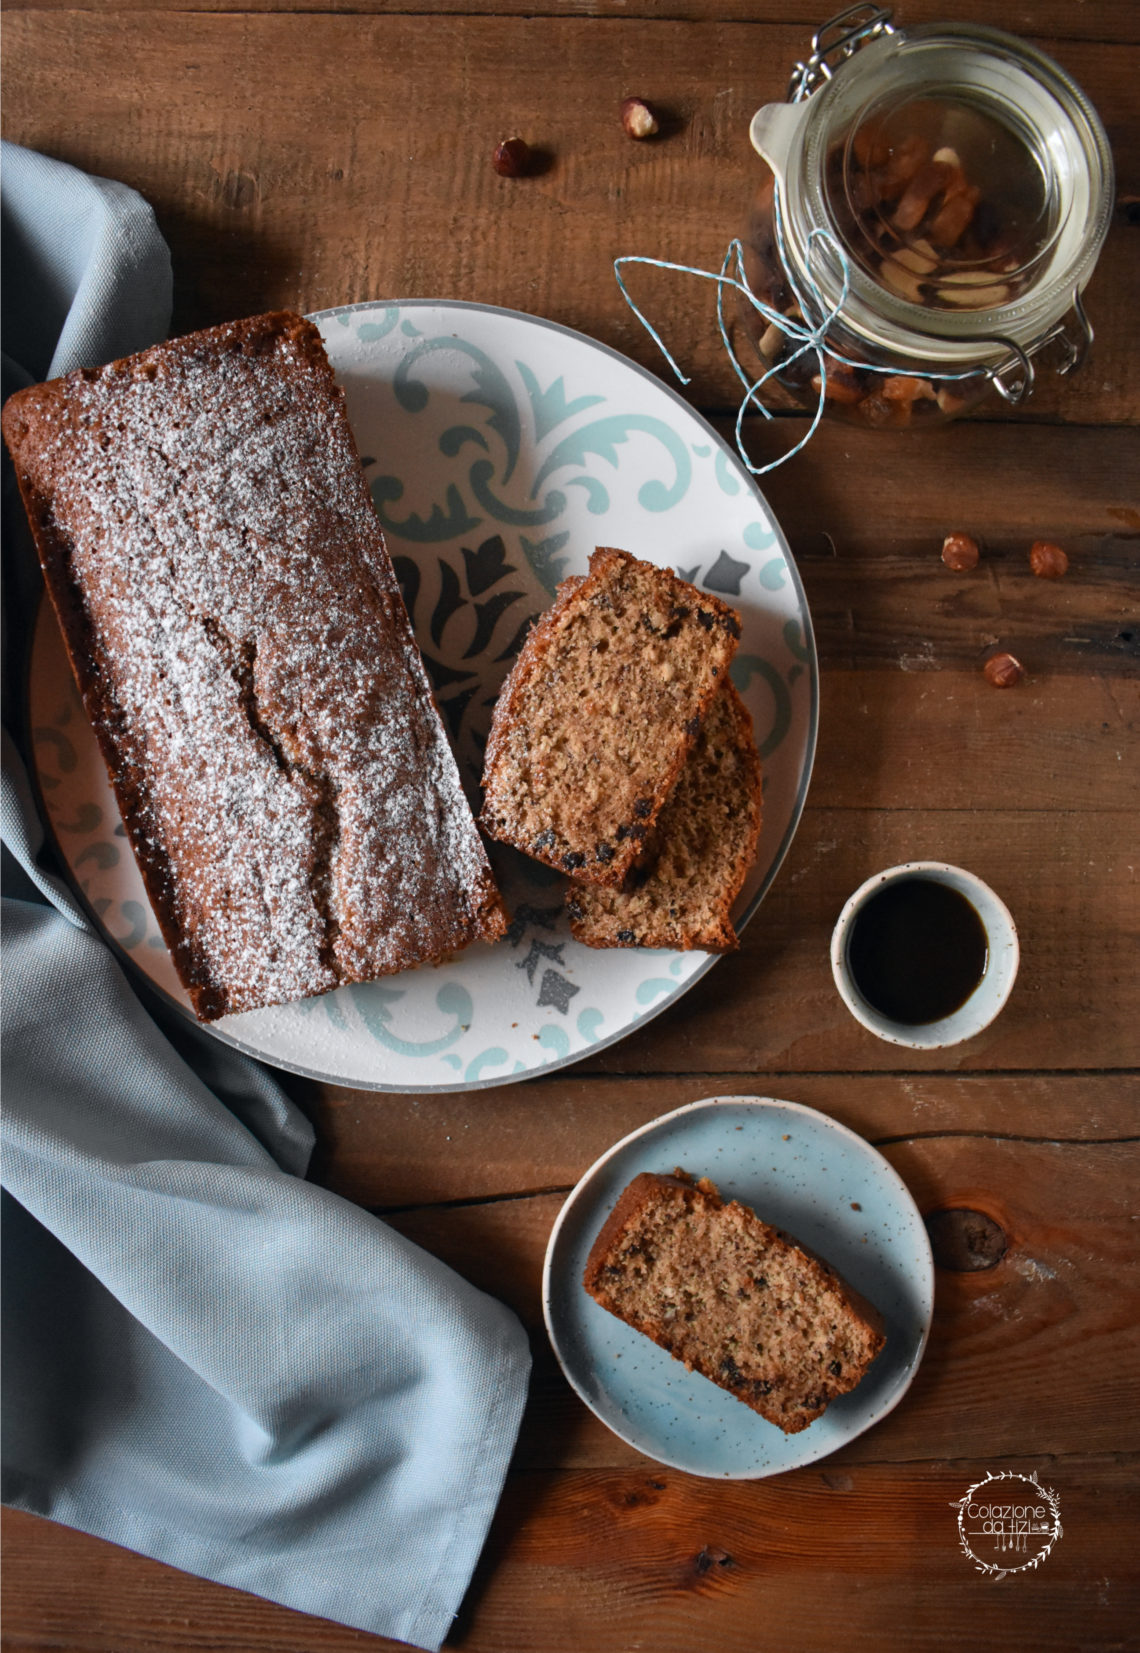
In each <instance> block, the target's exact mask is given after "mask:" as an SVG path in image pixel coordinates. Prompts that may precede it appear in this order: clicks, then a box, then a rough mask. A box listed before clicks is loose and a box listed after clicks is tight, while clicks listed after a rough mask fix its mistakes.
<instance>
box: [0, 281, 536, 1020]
mask: <svg viewBox="0 0 1140 1653" xmlns="http://www.w3.org/2000/svg"><path fill="white" fill-rule="evenodd" d="M3 430H4V436H5V438H6V440H7V443H8V447H9V449H10V450H11V453H12V457H13V459H14V461H15V467H16V473H17V477H18V479H19V485H20V490H21V493H22V495H23V499H24V504H25V506H26V508H27V512H28V517H29V520H30V522H31V526H32V531H33V534H34V536H35V540H36V545H37V547H38V550H39V554H40V559H41V561H42V563H43V569H44V574H45V576H46V579H47V586H48V591H49V593H50V595H51V599H52V602H53V603H54V605H55V609H56V613H57V614H58V616H59V621H60V625H61V627H62V629H63V634H64V638H65V640H66V644H67V649H68V653H69V655H70V658H71V663H72V666H73V668H74V671H75V675H76V679H77V681H78V684H79V688H80V691H81V693H82V695H83V699H84V703H85V705H86V707H87V711H88V714H89V716H90V718H91V721H92V723H93V725H94V728H95V732H96V734H97V736H98V739H99V742H100V745H101V748H102V751H103V756H104V758H105V760H106V763H107V767H108V770H109V771H110V776H111V781H112V783H113V785H114V789H115V793H116V795H117V799H118V803H119V807H120V809H121V811H122V816H123V821H124V823H125V825H126V829H127V832H128V835H129V838H130V841H131V844H132V846H133V848H134V852H135V855H136V856H137V858H138V862H139V866H140V868H141V871H142V875H143V878H144V880H145V883H146V886H147V890H148V893H149V895H150V899H151V902H152V904H153V906H154V909H155V913H156V915H157V917H158V920H159V923H160V925H161V927H162V931H163V934H164V936H165V938H166V941H167V944H168V945H169V947H170V949H171V952H172V954H173V957H174V962H175V965H176V968H177V970H178V973H179V976H180V978H181V980H182V981H183V983H184V985H185V987H186V991H187V993H188V994H189V996H190V999H191V1001H192V1003H193V1006H194V1009H195V1011H196V1012H197V1014H198V1016H199V1017H200V1018H201V1019H202V1020H204V1021H208V1020H211V1019H213V1018H215V1017H218V1016H222V1015H226V1014H228V1013H230V1012H234V1011H243V1010H251V1009H255V1008H257V1007H260V1006H265V1005H271V1004H276V1003H280V1002H285V1001H290V1000H294V999H299V998H302V997H306V996H308V995H310V994H315V993H322V992H325V991H327V990H328V989H330V988H334V987H336V986H337V985H338V984H340V983H342V982H360V981H368V980H371V979H373V978H375V977H378V976H383V975H387V974H389V973H390V972H393V971H398V970H403V969H405V968H407V967H409V966H411V965H415V964H421V963H424V962H426V961H428V960H439V959H442V958H444V957H445V956H447V955H449V954H451V953H452V952H454V951H455V950H456V949H457V948H461V947H463V946H465V945H466V944H467V943H468V942H471V941H473V940H476V939H479V938H482V939H486V940H490V939H493V938H494V937H496V936H498V935H501V934H502V933H503V931H504V929H505V927H506V916H505V914H504V911H503V907H502V902H501V900H500V897H499V894H498V891H497V889H496V886H495V882H494V878H493V876H492V873H491V869H490V866H489V864H488V862H487V858H486V854H485V852H484V849H483V846H482V843H481V841H480V839H479V835H478V833H477V831H476V828H475V823H474V820H473V818H472V815H471V812H470V810H469V808H468V806H467V803H466V800H465V799H464V796H463V792H462V789H461V786H460V782H459V776H458V771H457V768H456V764H455V760H454V758H453V756H452V753H451V750H450V748H449V746H448V743H447V738H446V736H445V734H444V730H443V727H442V724H441V722H440V719H439V715H438V713H437V711H436V710H435V706H434V703H433V700H432V696H431V691H430V688H429V685H428V680H427V677H426V675H425V673H424V668H423V663H422V661H421V659H420V655H419V651H418V649H417V647H416V644H415V640H414V638H413V636H412V631H411V627H410V625H409V622H408V616H407V612H406V610H405V608H404V604H403V601H402V599H401V596H400V591H399V588H398V586H397V584H396V580H395V576H394V574H393V571H392V564H391V561H390V559H389V556H388V553H387V550H386V549H385V546H384V541H383V537H382V535H381V532H380V528H379V525H378V523H377V521H376V517H375V514H374V512H373V509H372V503H371V500H370V497H369V493H368V485H367V482H366V480H365V477H364V473H363V470H362V468H361V464H360V459H359V456H358V454H357V452H356V447H355V444H354V441H353V437H352V433H351V431H350V429H349V424H348V420H347V417H346V414H345V408H344V397H343V393H342V392H341V391H340V390H339V389H338V388H337V386H336V384H335V383H334V380H333V375H332V370H331V368H330V366H329V363H328V360H327V358H326V356H325V352H324V348H323V346H322V344H321V339H320V335H319V333H318V332H317V329H316V328H315V327H314V326H312V325H311V324H310V323H309V322H306V321H304V320H303V319H302V318H301V317H300V316H296V315H292V314H288V313H280V314H274V315H267V316H259V317H255V318H253V319H251V320H248V321H241V322H235V323H232V324H230V325H228V326H224V327H216V328H212V329H209V330H208V331H205V332H201V333H195V334H193V335H191V336H190V337H187V338H182V339H177V340H175V341H173V342H172V343H169V344H164V345H157V346H156V347H155V348H154V349H151V350H146V351H143V352H142V354H140V355H137V356H132V357H129V358H127V359H125V360H123V361H117V362H112V363H111V364H110V365H109V366H107V367H103V368H98V369H93V370H87V369H83V370H80V371H77V372H75V373H71V374H69V375H68V376H67V377H66V378H64V379H58V380H55V381H53V382H52V383H50V384H44V385H37V386H33V387H32V388H30V389H28V390H25V391H21V392H20V393H18V394H17V395H15V396H13V397H12V398H11V399H10V400H9V401H8V403H7V405H6V407H5V408H4V414H3Z"/></svg>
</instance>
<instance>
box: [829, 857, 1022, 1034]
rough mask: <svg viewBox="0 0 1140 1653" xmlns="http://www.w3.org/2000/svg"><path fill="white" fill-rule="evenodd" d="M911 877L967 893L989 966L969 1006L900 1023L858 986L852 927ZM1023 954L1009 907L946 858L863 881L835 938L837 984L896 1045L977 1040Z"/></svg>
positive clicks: (859, 1014) (859, 1015) (855, 1011)
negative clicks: (887, 890)
mask: <svg viewBox="0 0 1140 1653" xmlns="http://www.w3.org/2000/svg"><path fill="white" fill-rule="evenodd" d="M906 878H925V879H929V880H931V881H932V882H934V883H938V884H947V885H949V887H950V888H951V889H952V890H957V891H958V893H959V895H964V896H965V898H966V900H967V901H968V902H969V903H970V905H971V906H972V907H973V909H974V911H975V912H976V913H977V915H978V917H979V918H980V919H981V921H982V927H983V929H984V930H985V932H986V967H985V970H984V971H983V973H982V979H981V980H980V981H979V983H978V985H977V987H975V989H974V991H973V992H972V993H971V994H970V996H969V998H968V999H967V1000H966V1001H965V1003H964V1004H962V1005H959V1007H958V1009H957V1010H955V1011H953V1012H952V1013H951V1014H950V1015H949V1016H943V1017H942V1018H941V1019H940V1020H939V1021H936V1022H918V1023H913V1022H897V1021H893V1020H892V1019H891V1018H890V1017H889V1016H884V1015H883V1013H882V1012H881V1011H880V1010H876V1009H875V1007H874V1005H872V1004H869V1003H868V1001H867V1000H866V999H865V998H864V997H863V995H862V993H861V992H860V991H859V989H858V987H857V986H856V984H855V979H854V977H853V975H852V973H851V966H850V963H849V960H848V946H849V942H850V938H851V929H852V926H853V924H854V922H855V919H856V917H857V916H858V914H859V913H860V912H861V911H862V909H863V907H864V906H865V905H866V903H867V902H868V901H869V900H870V898H871V897H872V896H873V895H877V894H878V892H879V891H880V890H881V889H882V888H883V887H884V886H885V885H887V884H895V883H899V882H900V881H901V880H903V879H906ZM1019 957H1020V954H1019V950H1018V945H1017V930H1016V928H1015V926H1014V922H1013V919H1012V917H1011V916H1010V912H1009V909H1008V907H1007V906H1006V905H1005V902H1004V901H1001V900H1000V899H999V898H998V897H997V896H996V895H995V894H994V892H993V890H991V889H990V887H989V885H988V884H983V882H982V880H981V879H980V878H977V877H975V875H974V874H973V873H972V872H966V871H964V870H963V869H962V868H961V867H951V866H948V865H947V863H946V862H945V861H904V862H903V864H902V865H901V866H898V867H888V868H887V870H886V871H885V872H877V873H875V874H874V876H873V877H871V878H868V879H867V882H866V883H865V884H860V886H859V888H858V889H857V890H856V891H855V894H854V895H853V896H852V897H851V899H850V900H849V901H848V902H847V904H846V906H845V907H844V908H843V911H842V912H841V913H840V915H839V919H838V921H837V923H836V926H835V929H834V930H833V931H832V936H831V971H832V975H833V976H834V977H835V985H836V987H838V989H839V992H840V996H841V997H842V999H843V1002H844V1004H845V1005H846V1006H847V1008H848V1010H849V1011H850V1012H851V1014H852V1015H853V1016H854V1017H855V1020H856V1021H857V1022H861V1023H862V1024H863V1026H864V1027H865V1028H868V1029H869V1030H870V1032H872V1033H874V1034H876V1035H877V1036H878V1037H879V1038H880V1039H886V1040H888V1041H889V1043H891V1044H893V1045H906V1046H907V1047H908V1048H909V1049H911V1050H942V1049H943V1048H944V1047H945V1046H946V1045H957V1044H960V1043H961V1042H962V1040H963V1039H972V1038H973V1037H974V1035H975V1034H976V1033H980V1032H981V1031H982V1029H983V1028H985V1027H988V1026H989V1025H990V1023H991V1022H992V1021H993V1019H994V1017H995V1016H996V1015H997V1014H998V1012H999V1011H1000V1010H1001V1009H1002V1007H1003V1006H1004V1004H1005V1002H1006V1000H1007V999H1008V998H1009V995H1010V992H1011V991H1012V989H1013V984H1014V981H1015V979H1016V977H1017V965H1018V959H1019Z"/></svg>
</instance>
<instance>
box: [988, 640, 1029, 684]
mask: <svg viewBox="0 0 1140 1653" xmlns="http://www.w3.org/2000/svg"><path fill="white" fill-rule="evenodd" d="M982 671H983V673H984V674H985V679H986V682H987V683H990V684H992V685H993V687H994V688H995V689H1012V688H1013V687H1014V685H1015V684H1017V683H1020V682H1021V679H1022V678H1023V677H1024V676H1025V667H1024V666H1023V665H1022V664H1021V661H1020V660H1018V659H1017V657H1016V655H1012V654H1009V653H1007V652H1006V651H1005V650H1002V651H1001V653H999V654H991V655H990V657H989V659H988V660H987V661H986V663H985V665H984V666H983V667H982Z"/></svg>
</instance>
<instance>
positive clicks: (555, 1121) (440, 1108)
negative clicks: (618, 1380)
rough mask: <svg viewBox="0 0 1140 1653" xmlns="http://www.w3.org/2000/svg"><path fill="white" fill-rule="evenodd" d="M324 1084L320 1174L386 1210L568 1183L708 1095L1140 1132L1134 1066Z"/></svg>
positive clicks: (870, 1134)
mask: <svg viewBox="0 0 1140 1653" xmlns="http://www.w3.org/2000/svg"><path fill="white" fill-rule="evenodd" d="M320 1091H321V1101H320V1111H319V1113H318V1114H317V1116H316V1123H317V1127H318V1136H319V1143H320V1147H319V1159H318V1162H317V1175H318V1178H319V1180H320V1182H322V1183H323V1184H324V1185H325V1186H326V1187H328V1188H332V1189H334V1190H335V1191H336V1192H337V1193H338V1194H343V1195H344V1196H345V1198H346V1199H350V1200H354V1201H355V1202H356V1203H357V1204H358V1205H365V1206H369V1207H370V1208H372V1209H373V1210H377V1211H380V1212H384V1211H391V1210H394V1209H399V1208H401V1207H408V1206H426V1205H442V1204H448V1203H462V1202H464V1201H474V1200H493V1199H495V1198H496V1197H500V1196H503V1195H517V1194H535V1193H541V1192H544V1191H546V1192H557V1191H566V1190H569V1189H570V1188H571V1187H572V1186H573V1184H574V1183H576V1182H577V1181H578V1178H579V1177H580V1176H582V1175H583V1173H584V1172H585V1171H586V1170H587V1169H588V1168H589V1167H590V1166H591V1165H592V1164H593V1162H594V1161H595V1160H596V1159H598V1158H599V1157H600V1156H601V1155H602V1154H604V1153H605V1152H606V1151H607V1149H609V1148H610V1147H612V1145H613V1144H614V1143H615V1142H618V1141H620V1140H621V1138H622V1137H623V1136H627V1135H628V1134H629V1132H630V1131H635V1130H637V1129H638V1128H639V1127H640V1126H642V1125H646V1124H648V1123H649V1121H650V1120H652V1119H657V1118H659V1117H660V1115H661V1114H664V1113H669V1112H670V1111H671V1110H672V1109H674V1108H681V1107H684V1106H686V1104H688V1103H690V1102H698V1101H700V1100H702V1099H703V1098H705V1097H709V1096H777V1097H780V1098H781V1099H782V1100H784V1101H788V1102H799V1103H802V1104H804V1105H805V1106H806V1107H810V1108H818V1109H819V1110H820V1111H821V1112H823V1113H825V1114H827V1115H828V1116H829V1117H830V1118H832V1119H835V1120H838V1122H839V1123H840V1124H841V1125H846V1126H847V1127H848V1129H849V1130H853V1131H857V1132H858V1133H859V1135H860V1136H863V1137H865V1138H866V1139H867V1140H868V1141H870V1142H873V1143H876V1144H883V1143H885V1142H889V1141H890V1140H892V1139H899V1138H905V1139H906V1140H908V1141H911V1140H914V1139H916V1138H926V1137H945V1136H950V1135H955V1136H958V1135H969V1136H973V1137H992V1138H995V1139H998V1138H1000V1139H1004V1140H1006V1141H1032V1142H1045V1141H1050V1142H1064V1143H1084V1142H1089V1143H1091V1142H1102V1143H1111V1142H1118V1141H1121V1140H1122V1139H1126V1138H1131V1137H1135V1136H1137V1135H1140V1079H1138V1078H1137V1077H1136V1076H1135V1075H1133V1074H1079V1075H1057V1074H1051V1075H1044V1074H1018V1075H1016V1076H1013V1077H1008V1076H1004V1075H992V1074H984V1075H983V1074H970V1075H967V1076H961V1077H950V1076H948V1075H946V1074H904V1075H897V1074H895V1075H892V1074H882V1073H877V1074H874V1075H868V1074H848V1073H829V1074H810V1075H805V1074H787V1073H779V1074H777V1073H749V1072H745V1073H704V1074H696V1075H691V1076H686V1077H672V1076H668V1075H655V1076H654V1077H652V1078H637V1077H633V1076H624V1075H623V1076H622V1077H620V1078H612V1077H609V1076H607V1075H604V1074H594V1075H586V1074H583V1073H582V1072H581V1070H580V1069H579V1068H572V1069H569V1070H567V1071H564V1072H562V1073H557V1074H552V1075H551V1076H550V1077H549V1078H548V1079H541V1078H540V1079H534V1080H531V1081H530V1082H529V1083H528V1084H526V1085H523V1086H519V1085H503V1086H499V1087H496V1088H493V1089H490V1090H485V1091H469V1092H467V1093H466V1094H463V1095H459V1096H406V1095H387V1096H384V1095H377V1094H376V1093H375V1092H370V1091H353V1090H348V1089H345V1088H342V1087H338V1086H333V1085H328V1086H321V1087H320Z"/></svg>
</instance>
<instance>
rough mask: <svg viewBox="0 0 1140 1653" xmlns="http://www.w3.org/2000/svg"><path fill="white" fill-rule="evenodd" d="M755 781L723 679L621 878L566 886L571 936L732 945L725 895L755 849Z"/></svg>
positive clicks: (732, 894) (715, 948)
mask: <svg viewBox="0 0 1140 1653" xmlns="http://www.w3.org/2000/svg"><path fill="white" fill-rule="evenodd" d="M762 787H763V777H762V774H761V768H760V755H759V753H758V752H757V750H756V742H755V740H754V739H753V735H752V718H751V715H750V714H749V711H748V708H747V707H746V706H745V704H744V702H743V701H742V700H741V698H740V695H739V694H738V693H737V691H736V689H735V687H734V686H733V684H732V683H731V682H727V683H725V685H724V687H723V688H722V689H721V690H720V691H719V692H718V694H717V695H716V697H715V698H714V700H713V703H712V705H711V706H710V707H709V709H708V711H707V712H706V714H705V718H704V722H703V724H702V726H701V732H700V734H699V735H698V737H697V740H696V742H695V744H694V746H693V749H692V751H691V752H690V753H689V755H688V757H687V758H686V759H685V762H684V764H683V766H682V768H681V773H680V774H679V775H678V777H677V782H676V785H675V786H674V787H673V790H672V792H671V793H670V794H669V797H668V799H667V801H666V803H665V807H664V808H663V809H662V811H661V814H660V815H659V816H658V818H657V825H656V826H655V827H654V829H653V832H652V833H651V834H650V837H649V840H648V842H647V843H646V846H645V853H644V855H643V857H642V859H641V860H640V861H639V862H638V863H637V865H636V866H634V867H633V868H632V869H631V870H630V872H629V873H628V874H627V875H626V880H625V884H624V885H623V887H622V888H621V889H620V890H603V889H599V888H597V887H596V886H592V885H584V884H578V883H575V884H573V885H572V886H571V888H570V890H569V892H568V894H567V897H566V907H567V911H568V912H569V914H570V928H571V931H572V932H573V935H574V938H575V940H576V941H581V942H584V943H585V945H586V946H587V947H662V948H670V949H672V948H678V949H680V950H682V951H685V950H688V949H692V948H700V949H701V950H702V951H704V952H707V953H728V952H731V951H732V950H733V949H734V948H736V947H737V946H738V945H739V943H738V941H737V937H736V931H735V930H734V929H733V925H732V904H733V902H734V901H735V900H736V897H737V896H738V895H739V893H740V891H741V889H742V887H743V885H744V880H745V879H746V878H747V876H748V872H749V869H750V867H751V866H752V863H753V862H754V861H755V859H756V846H757V844H758V842H759V838H760V819H761V799H762Z"/></svg>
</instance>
